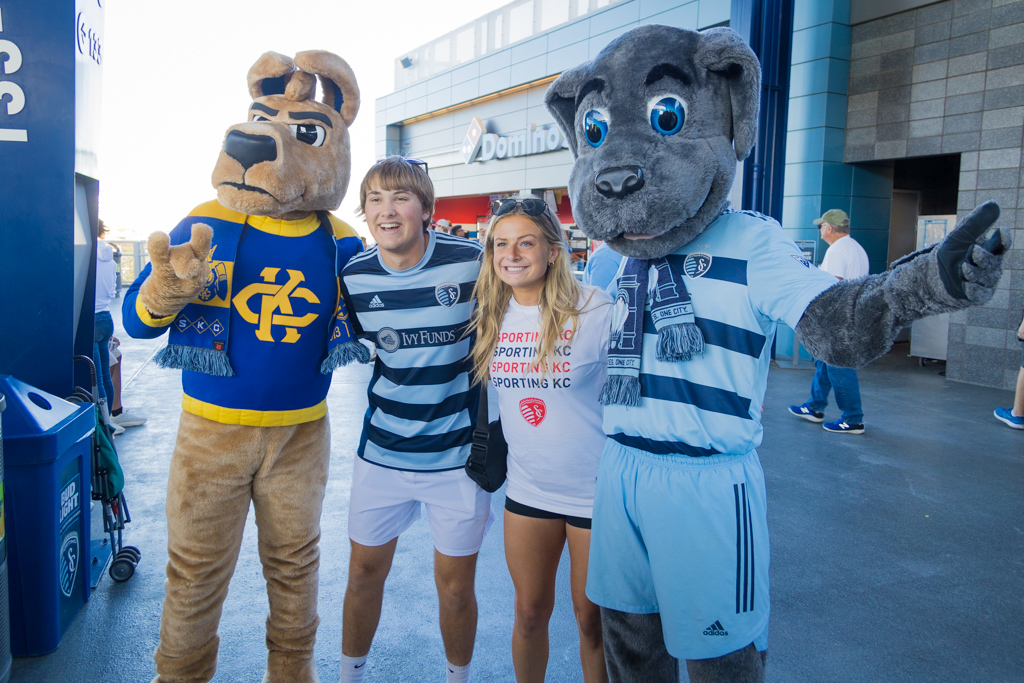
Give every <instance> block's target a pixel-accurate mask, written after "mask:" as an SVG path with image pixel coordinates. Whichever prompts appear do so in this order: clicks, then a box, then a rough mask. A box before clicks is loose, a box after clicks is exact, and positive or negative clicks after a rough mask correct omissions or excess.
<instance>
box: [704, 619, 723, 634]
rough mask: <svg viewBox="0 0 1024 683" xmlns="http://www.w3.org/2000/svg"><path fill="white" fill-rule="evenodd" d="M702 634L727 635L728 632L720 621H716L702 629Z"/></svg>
mask: <svg viewBox="0 0 1024 683" xmlns="http://www.w3.org/2000/svg"><path fill="white" fill-rule="evenodd" d="M704 635H706V636H727V635H729V632H728V631H726V630H725V627H723V626H722V622H720V621H716V622H715V623H713V624H711V626H708V627H707V628H706V629H704Z"/></svg>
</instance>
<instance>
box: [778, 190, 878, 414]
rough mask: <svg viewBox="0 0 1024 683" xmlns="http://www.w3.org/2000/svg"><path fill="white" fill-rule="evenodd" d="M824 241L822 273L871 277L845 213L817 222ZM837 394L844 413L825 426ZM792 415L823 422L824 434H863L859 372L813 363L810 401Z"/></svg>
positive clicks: (791, 409) (846, 277)
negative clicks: (831, 399) (830, 401)
mask: <svg viewBox="0 0 1024 683" xmlns="http://www.w3.org/2000/svg"><path fill="white" fill-rule="evenodd" d="M814 224H815V225H816V226H818V232H819V234H820V235H821V239H823V240H825V242H826V243H827V244H828V249H826V250H825V257H824V258H823V259H822V260H821V270H824V271H825V272H826V273H831V274H832V275H835V276H836V277H837V278H839V279H840V280H852V279H853V278H858V277H864V276H865V275H867V274H868V255H867V252H865V251H864V248H863V247H862V246H860V243H858V242H857V240H855V239H853V238H852V237H850V218H849V216H847V215H846V212H845V211H843V210H842V209H830V210H828V211H826V212H825V213H824V214H822V216H821V218H815V219H814ZM833 390H834V391H835V393H836V405H837V406H839V409H840V410H841V411H843V414H842V416H840V418H839V419H838V420H836V421H835V422H825V413H824V410H825V406H827V405H828V394H829V392H830V391H833ZM789 412H791V413H793V414H794V415H796V416H797V417H802V418H803V419H805V420H808V421H810V422H824V424H823V425H821V426H822V427H824V428H825V431H828V432H833V433H836V434H863V433H864V409H863V408H862V407H861V403H860V383H859V382H858V381H857V371H856V370H853V369H851V368H837V367H835V366H834V365H828V364H826V363H824V362H822V361H820V360H817V359H815V361H814V379H812V380H811V398H810V400H809V401H807V402H806V403H804V404H803V405H798V406H790V407H789Z"/></svg>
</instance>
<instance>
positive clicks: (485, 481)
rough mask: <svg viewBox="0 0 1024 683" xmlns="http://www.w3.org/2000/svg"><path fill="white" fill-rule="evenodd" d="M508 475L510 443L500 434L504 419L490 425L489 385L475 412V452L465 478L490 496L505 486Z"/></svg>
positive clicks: (482, 387) (472, 450) (467, 463)
mask: <svg viewBox="0 0 1024 683" xmlns="http://www.w3.org/2000/svg"><path fill="white" fill-rule="evenodd" d="M507 472H508V443H507V442H506V441H505V434H504V433H503V432H502V431H501V419H500V418H499V419H498V420H497V421H496V422H490V423H489V422H488V421H487V384H486V383H484V384H481V385H480V405H479V407H478V408H477V411H476V429H474V430H473V448H472V449H471V450H470V452H469V460H467V461H466V474H468V475H469V478H470V479H472V480H473V481H475V482H476V483H477V485H478V486H479V487H480V488H482V489H483V490H484V491H487V492H488V493H494V492H495V491H497V490H498V489H500V488H501V485H502V484H504V483H505V475H506V473H507Z"/></svg>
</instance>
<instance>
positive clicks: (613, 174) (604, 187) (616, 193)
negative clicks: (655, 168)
mask: <svg viewBox="0 0 1024 683" xmlns="http://www.w3.org/2000/svg"><path fill="white" fill-rule="evenodd" d="M594 184H595V185H596V186H597V191H598V192H600V193H601V194H603V195H604V196H605V197H609V198H616V199H622V198H623V197H625V196H626V195H628V194H631V193H633V192H636V191H637V190H639V189H640V188H641V187H643V186H644V172H643V170H642V169H641V168H640V167H639V166H616V167H614V168H606V169H604V170H603V171H601V172H600V173H598V174H597V177H596V178H594Z"/></svg>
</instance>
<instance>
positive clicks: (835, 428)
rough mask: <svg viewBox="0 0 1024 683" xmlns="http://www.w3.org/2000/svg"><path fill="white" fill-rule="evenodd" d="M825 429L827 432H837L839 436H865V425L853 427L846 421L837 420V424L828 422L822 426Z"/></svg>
mask: <svg viewBox="0 0 1024 683" xmlns="http://www.w3.org/2000/svg"><path fill="white" fill-rule="evenodd" d="M821 426H822V427H824V428H825V431H826V432H835V433H837V434H863V433H864V424H863V423H861V424H855V425H852V424H850V423H849V422H847V421H846V420H836V421H835V422H826V423H825V424H823V425H821Z"/></svg>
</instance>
